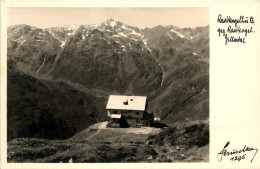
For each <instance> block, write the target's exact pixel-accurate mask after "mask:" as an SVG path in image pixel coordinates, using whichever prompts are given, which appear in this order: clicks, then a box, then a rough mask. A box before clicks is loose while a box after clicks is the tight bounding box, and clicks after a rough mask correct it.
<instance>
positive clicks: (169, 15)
mask: <svg viewBox="0 0 260 169" xmlns="http://www.w3.org/2000/svg"><path fill="white" fill-rule="evenodd" d="M7 12H8V18H7V22H8V23H7V24H8V26H11V25H17V24H27V25H31V26H35V27H38V28H49V27H55V26H63V25H73V24H74V25H86V24H100V23H101V22H104V21H105V20H107V19H108V18H114V19H116V20H119V21H121V22H123V23H125V24H128V25H131V26H136V27H139V28H145V27H149V28H151V27H154V26H157V25H164V26H166V25H175V26H178V27H180V28H184V27H191V28H194V27H198V26H206V25H209V8H62V7H59V8H56V7H52V8H46V7H45V8H38V7H31V8H27V7H26V8H24V7H19V8H8V11H7Z"/></svg>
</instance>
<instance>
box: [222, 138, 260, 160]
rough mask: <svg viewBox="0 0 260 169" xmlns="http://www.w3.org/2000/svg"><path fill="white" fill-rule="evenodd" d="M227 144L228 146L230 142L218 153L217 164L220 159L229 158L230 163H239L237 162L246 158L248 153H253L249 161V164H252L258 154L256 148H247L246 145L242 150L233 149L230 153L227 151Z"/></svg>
mask: <svg viewBox="0 0 260 169" xmlns="http://www.w3.org/2000/svg"><path fill="white" fill-rule="evenodd" d="M229 144H230V142H229V141H228V142H227V143H226V144H225V146H224V148H223V150H222V151H220V152H219V153H218V156H217V159H218V162H221V161H222V158H224V157H227V158H229V159H230V161H238V162H239V161H241V160H243V159H245V158H246V155H247V153H248V152H254V156H253V157H252V159H251V162H252V161H253V160H254V158H255V155H256V154H257V152H258V149H257V148H253V147H249V146H246V145H245V146H244V148H242V149H239V150H236V149H233V150H231V151H230V150H228V149H227V147H228V146H229Z"/></svg>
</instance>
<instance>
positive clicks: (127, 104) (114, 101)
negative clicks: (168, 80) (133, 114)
mask: <svg viewBox="0 0 260 169" xmlns="http://www.w3.org/2000/svg"><path fill="white" fill-rule="evenodd" d="M146 99H147V97H146V96H123V95H110V96H109V98H108V102H107V107H106V109H118V110H137V111H144V110H145V107H146Z"/></svg>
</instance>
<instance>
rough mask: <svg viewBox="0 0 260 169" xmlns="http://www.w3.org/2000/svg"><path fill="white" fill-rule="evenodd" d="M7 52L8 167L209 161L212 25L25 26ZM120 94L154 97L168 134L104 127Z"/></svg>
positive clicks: (13, 29) (111, 22)
mask: <svg viewBox="0 0 260 169" xmlns="http://www.w3.org/2000/svg"><path fill="white" fill-rule="evenodd" d="M7 45H8V49H7V74H8V78H7V123H8V127H7V136H8V161H9V162H69V160H70V159H72V161H73V162H194V161H207V160H208V159H207V157H208V146H209V140H208V139H209V128H208V127H209V126H208V125H209V122H208V119H209V26H206V27H197V28H178V27H176V26H173V25H168V26H162V25H158V26H155V27H153V28H144V29H140V28H137V27H135V26H130V25H127V24H125V23H122V22H120V21H117V20H115V19H112V18H110V19H108V20H106V21H104V22H102V23H100V24H90V25H65V26H62V27H51V28H46V29H41V28H36V27H33V26H30V25H25V24H21V25H14V26H10V27H8V39H7ZM113 94H115V95H136V96H147V99H148V112H150V113H151V112H153V113H154V115H155V117H160V119H161V122H162V123H164V124H166V125H168V126H169V127H168V128H163V129H159V128H136V129H135V128H133V129H131V128H129V129H112V128H111V129H108V128H104V126H103V128H100V124H104V123H105V121H106V120H107V117H106V110H105V106H106V103H107V99H108V97H109V95H113ZM98 126H99V127H98ZM101 126H102V125H101ZM191 131H192V132H191ZM193 133H195V134H198V136H197V135H193ZM185 134H186V135H185ZM200 136H201V138H200ZM200 139H201V140H200ZM37 146H39V147H38V148H35V147H37ZM79 151H80V152H79ZM194 152H200V153H198V154H199V155H196V154H195V153H194Z"/></svg>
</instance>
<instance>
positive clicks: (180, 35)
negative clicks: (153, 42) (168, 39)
mask: <svg viewBox="0 0 260 169" xmlns="http://www.w3.org/2000/svg"><path fill="white" fill-rule="evenodd" d="M170 32H174V33H176V34H177V35H178V36H179V37H180V38H184V37H185V36H184V35H183V34H181V33H179V32H177V31H175V30H174V29H171V30H170Z"/></svg>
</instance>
